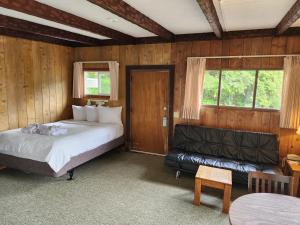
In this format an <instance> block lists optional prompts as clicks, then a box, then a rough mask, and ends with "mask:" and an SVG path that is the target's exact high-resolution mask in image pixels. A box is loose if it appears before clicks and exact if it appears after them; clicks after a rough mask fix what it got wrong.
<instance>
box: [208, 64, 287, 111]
mask: <svg viewBox="0 0 300 225" xmlns="http://www.w3.org/2000/svg"><path fill="white" fill-rule="evenodd" d="M282 82H283V71H282V70H258V71H257V70H222V71H220V70H207V71H206V73H205V77H204V86H203V87H204V90H203V99H202V104H203V105H215V106H231V107H245V108H262V109H277V110H279V109H280V103H281V91H282Z"/></svg>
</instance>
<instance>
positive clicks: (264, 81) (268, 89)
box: [255, 70, 283, 109]
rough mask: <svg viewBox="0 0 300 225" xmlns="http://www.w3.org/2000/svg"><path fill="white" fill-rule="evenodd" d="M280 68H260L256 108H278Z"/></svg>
mask: <svg viewBox="0 0 300 225" xmlns="http://www.w3.org/2000/svg"><path fill="white" fill-rule="evenodd" d="M282 82H283V71H282V70H260V71H259V73H258V80H257V90H256V101H255V107H256V108H267V109H280V105H281V91H282Z"/></svg>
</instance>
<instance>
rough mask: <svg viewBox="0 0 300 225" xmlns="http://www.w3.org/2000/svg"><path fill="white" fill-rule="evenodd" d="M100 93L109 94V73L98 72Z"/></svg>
mask: <svg viewBox="0 0 300 225" xmlns="http://www.w3.org/2000/svg"><path fill="white" fill-rule="evenodd" d="M99 79H100V94H102V95H110V75H109V73H103V72H102V73H101V72H100V73H99Z"/></svg>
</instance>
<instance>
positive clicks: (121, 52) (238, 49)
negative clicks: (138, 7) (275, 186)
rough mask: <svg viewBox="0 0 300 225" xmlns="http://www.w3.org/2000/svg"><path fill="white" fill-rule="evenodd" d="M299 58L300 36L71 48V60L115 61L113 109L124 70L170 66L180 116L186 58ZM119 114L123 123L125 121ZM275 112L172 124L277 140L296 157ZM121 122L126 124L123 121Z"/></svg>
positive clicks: (235, 62)
mask: <svg viewBox="0 0 300 225" xmlns="http://www.w3.org/2000/svg"><path fill="white" fill-rule="evenodd" d="M285 53H287V54H293V53H295V54H300V37H299V36H295V37H273V38H272V37H262V38H244V39H231V40H213V41H193V42H179V43H172V44H170V43H166V44H148V45H135V46H134V45H127V46H126V45H125V46H106V47H98V48H94V47H91V48H76V49H75V60H118V61H119V62H120V100H119V101H118V102H115V103H111V104H114V105H123V107H125V66H126V65H150V64H152V65H154V64H175V67H176V74H175V98H174V111H175V112H181V109H182V105H183V97H184V85H185V71H186V58H187V57H189V56H216V55H256V54H285ZM207 66H208V68H210V69H216V68H231V69H241V68H245V69H251V68H255V69H258V68H263V69H267V68H268V69H272V68H274V69H279V68H282V66H283V60H282V59H280V58H260V59H257V58H255V59H231V60H228V59H226V60H209V61H208V64H207ZM124 111H125V110H123V118H124V117H125V114H124ZM279 116H280V114H279V112H270V111H256V110H255V111H253V110H240V109H229V108H226V109H224V108H220V109H217V108H203V110H202V112H201V119H200V121H185V120H182V119H180V118H175V121H174V122H175V124H176V123H196V124H203V125H208V126H212V127H223V128H232V129H242V130H251V131H262V132H272V133H276V134H278V135H280V155H281V157H284V156H285V155H286V154H287V153H298V154H300V138H299V136H297V135H295V130H286V129H279ZM123 121H125V120H123Z"/></svg>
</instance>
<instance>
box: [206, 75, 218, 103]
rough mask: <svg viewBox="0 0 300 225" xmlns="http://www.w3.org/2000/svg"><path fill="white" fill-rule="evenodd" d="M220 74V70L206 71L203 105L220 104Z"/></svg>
mask: <svg viewBox="0 0 300 225" xmlns="http://www.w3.org/2000/svg"><path fill="white" fill-rule="evenodd" d="M219 73H220V71H219V70H207V71H205V76H204V84H203V89H204V90H203V98H202V104H203V105H217V104H218V89H219Z"/></svg>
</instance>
